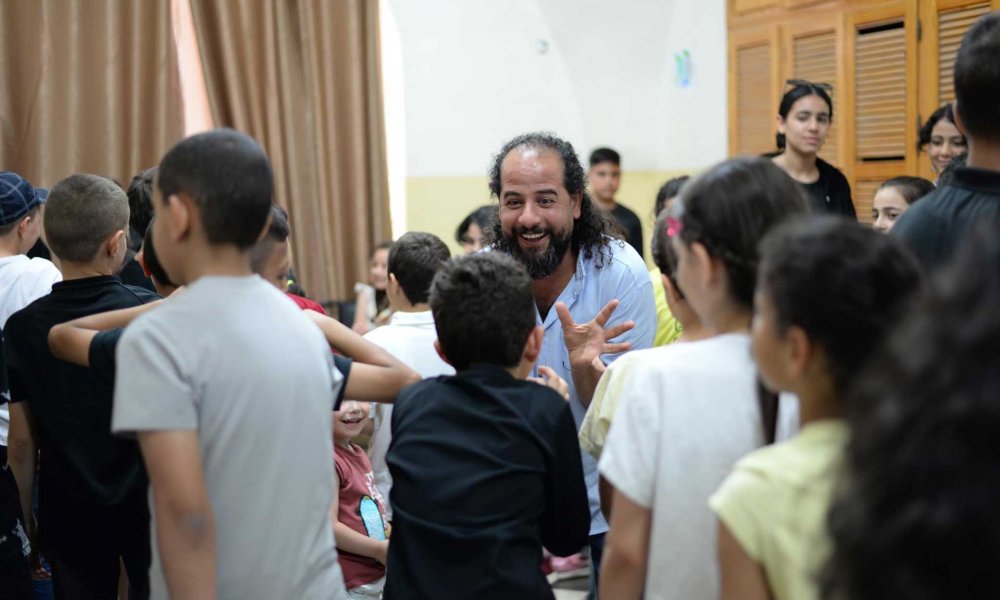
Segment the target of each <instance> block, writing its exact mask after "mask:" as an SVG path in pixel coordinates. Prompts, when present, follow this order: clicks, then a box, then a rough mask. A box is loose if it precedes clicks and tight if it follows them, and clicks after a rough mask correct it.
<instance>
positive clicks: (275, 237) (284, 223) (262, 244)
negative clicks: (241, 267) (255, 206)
mask: <svg viewBox="0 0 1000 600" xmlns="http://www.w3.org/2000/svg"><path fill="white" fill-rule="evenodd" d="M269 214H270V216H271V221H270V222H269V223H268V225H267V232H266V233H265V234H264V237H263V238H261V240H260V241H259V242H257V243H256V244H254V247H253V249H252V250H250V268H251V269H252V270H253V272H254V273H257V274H260V272H261V269H263V268H264V265H265V264H267V261H268V260H269V259H270V258H271V255H272V254H273V253H274V250H275V247H276V246H277V245H278V244H284V243H285V242H287V241H288V237H289V236H290V235H291V234H292V228H291V226H290V225H289V224H288V213H287V212H286V211H285V209H283V208H281V207H280V206H278V205H277V204H275V203H272V204H271V211H270V213H269Z"/></svg>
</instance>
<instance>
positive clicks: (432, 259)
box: [389, 232, 451, 304]
mask: <svg viewBox="0 0 1000 600" xmlns="http://www.w3.org/2000/svg"><path fill="white" fill-rule="evenodd" d="M449 258H451V252H450V251H449V250H448V246H446V245H445V243H444V242H442V241H441V238H439V237H437V236H436V235H434V234H431V233H422V232H410V233H406V234H404V235H403V236H402V237H401V238H399V239H398V240H396V241H395V242H394V243H393V244H392V247H390V248H389V274H390V275H392V276H394V277H395V278H396V281H398V282H399V287H400V288H402V290H403V294H404V295H405V296H406V299H407V300H408V301H409V302H410V304H423V303H425V302H427V297H428V295H429V294H430V289H431V282H432V281H434V275H435V274H436V273H437V272H438V271H439V270H440V269H441V267H442V266H443V265H444V263H445V262H447V261H448V259H449Z"/></svg>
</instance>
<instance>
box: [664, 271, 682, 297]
mask: <svg viewBox="0 0 1000 600" xmlns="http://www.w3.org/2000/svg"><path fill="white" fill-rule="evenodd" d="M660 279H662V280H663V291H664V292H666V294H667V300H670V301H671V302H673V303H675V304H676V303H677V302H678V301H679V300H680V299H681V295H680V294H679V293H678V292H677V288H676V287H675V286H674V282H673V281H670V278H669V277H667V276H666V275H664V274H663V273H660Z"/></svg>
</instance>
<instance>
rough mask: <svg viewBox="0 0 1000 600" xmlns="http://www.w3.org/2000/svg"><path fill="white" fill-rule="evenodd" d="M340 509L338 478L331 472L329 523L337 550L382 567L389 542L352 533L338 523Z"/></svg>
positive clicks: (335, 473)
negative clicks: (369, 560)
mask: <svg viewBox="0 0 1000 600" xmlns="http://www.w3.org/2000/svg"><path fill="white" fill-rule="evenodd" d="M339 509H340V478H339V477H337V471H336V469H334V472H333V503H332V504H331V505H330V522H331V523H333V539H334V541H335V542H336V544H337V548H339V549H340V550H343V551H344V552H350V553H352V554H358V555H360V556H367V557H368V558H374V559H375V560H377V561H378V562H380V563H382V564H383V565H384V564H385V563H386V562H388V559H389V541H388V540H375V539H372V538H370V537H368V536H367V535H362V534H360V533H358V532H357V531H354V530H353V529H351V528H350V527H348V526H347V525H344V524H343V523H341V522H340V520H339V518H338V515H339Z"/></svg>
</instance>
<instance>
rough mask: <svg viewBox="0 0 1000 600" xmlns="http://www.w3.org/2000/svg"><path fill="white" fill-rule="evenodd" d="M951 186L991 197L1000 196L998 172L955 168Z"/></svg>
mask: <svg viewBox="0 0 1000 600" xmlns="http://www.w3.org/2000/svg"><path fill="white" fill-rule="evenodd" d="M951 182H952V185H954V186H956V187H960V188H965V189H968V190H973V191H976V192H982V193H984V194H990V195H991V196H1000V171H992V170H990V169H980V168H977V167H957V168H956V169H955V172H954V174H953V176H952V180H951Z"/></svg>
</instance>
